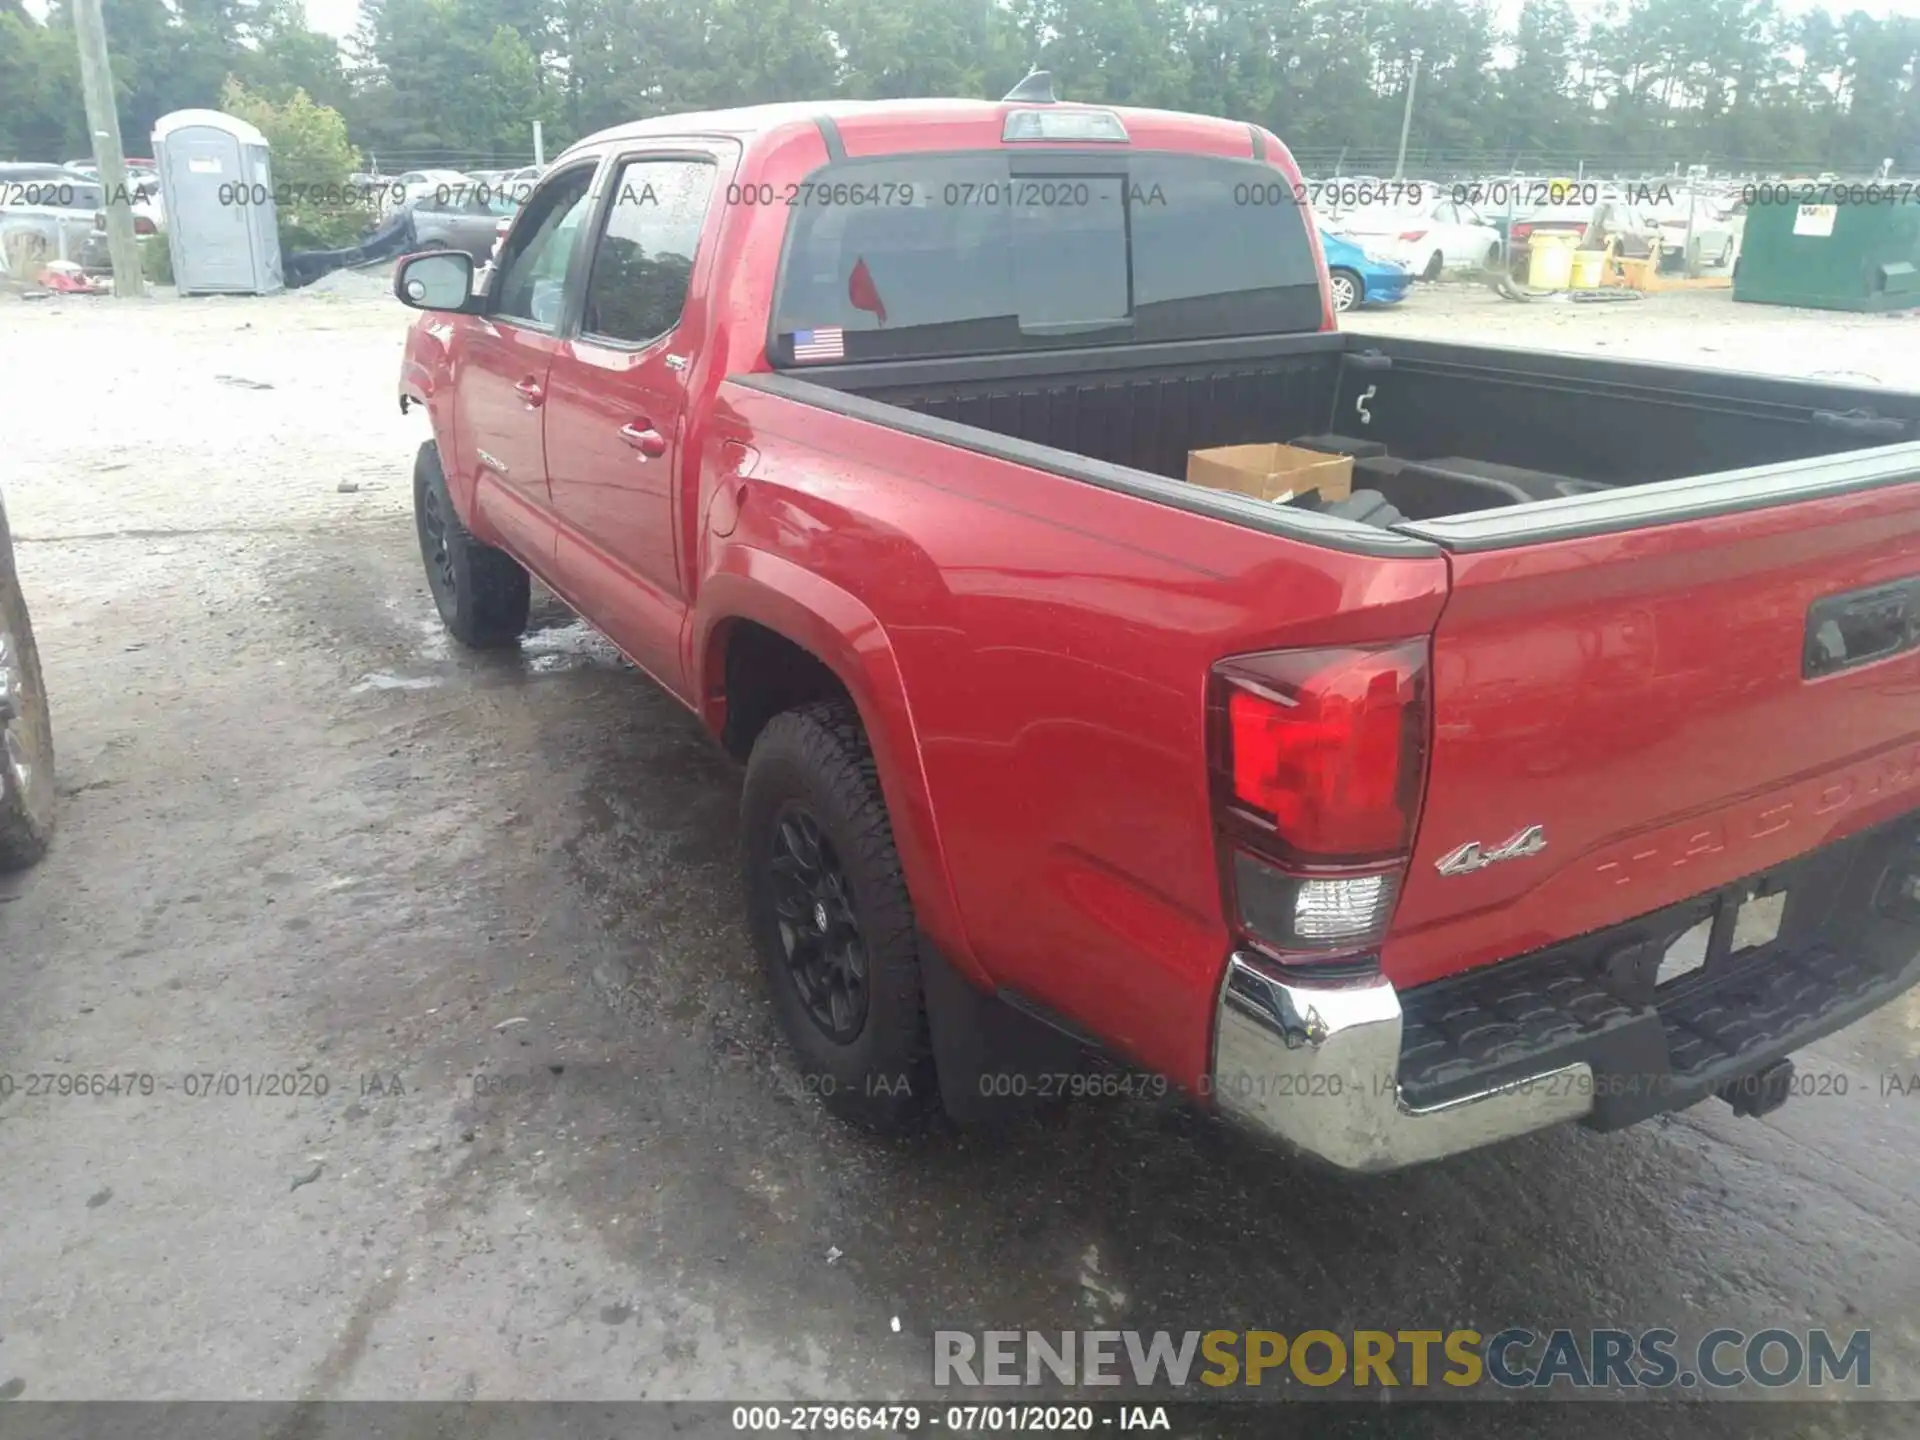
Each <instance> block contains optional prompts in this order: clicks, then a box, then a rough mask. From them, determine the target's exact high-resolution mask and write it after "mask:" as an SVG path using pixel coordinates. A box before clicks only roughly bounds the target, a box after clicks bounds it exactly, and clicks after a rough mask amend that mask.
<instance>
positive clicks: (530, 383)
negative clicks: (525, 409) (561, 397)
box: [513, 375, 547, 405]
mask: <svg viewBox="0 0 1920 1440" xmlns="http://www.w3.org/2000/svg"><path fill="white" fill-rule="evenodd" d="M513 393H514V394H516V395H518V396H519V397H520V398H521V399H522V400H524V401H526V402H527V404H529V405H538V404H539V403H540V402H541V401H542V400H544V399H546V398H547V391H546V387H545V386H543V385H542V384H541V383H540V382H539V381H538V380H536V379H534V378H533V377H532V376H531V375H529V376H528V377H527V378H526V379H524V380H522V381H521V382H520V383H519V384H518V385H515V386H514V387H513Z"/></svg>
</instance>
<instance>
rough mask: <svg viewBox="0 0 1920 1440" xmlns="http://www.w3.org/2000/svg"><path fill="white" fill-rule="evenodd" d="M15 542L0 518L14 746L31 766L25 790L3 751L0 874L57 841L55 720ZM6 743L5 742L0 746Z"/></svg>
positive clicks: (0, 620) (0, 594) (0, 615)
mask: <svg viewBox="0 0 1920 1440" xmlns="http://www.w3.org/2000/svg"><path fill="white" fill-rule="evenodd" d="M10 544H11V542H10V540H9V538H8V535H7V531H6V526H5V521H4V520H3V519H0V629H4V630H5V632H6V635H7V637H8V643H9V644H10V645H11V647H12V653H13V668H14V669H15V670H16V671H17V673H18V677H19V678H18V680H17V681H16V685H17V688H18V697H17V699H16V701H15V706H16V708H17V710H18V713H17V714H16V715H15V716H14V717H13V720H12V723H11V725H10V727H8V728H9V729H10V730H11V732H12V737H11V738H12V742H13V743H14V744H16V745H18V746H19V747H20V750H21V753H22V754H23V755H24V756H25V758H26V761H27V766H28V775H29V778H28V781H27V784H26V787H25V788H24V789H22V788H21V787H20V785H19V784H18V783H17V779H16V777H15V775H14V773H13V767H12V765H11V764H10V763H9V762H8V760H7V757H6V754H5V752H4V750H0V870H19V869H23V868H25V867H26V866H28V865H31V864H33V862H34V861H36V860H38V859H39V858H40V857H41V856H42V855H44V854H45V853H46V850H47V843H48V841H50V840H51V839H52V838H53V808H54V785H53V721H52V718H51V716H50V715H49V714H48V708H47V687H46V685H45V683H44V682H43V681H42V680H41V678H40V652H39V651H38V650H37V649H36V648H35V647H34V643H33V625H32V622H31V621H30V620H29V619H28V618H27V602H26V597H25V596H24V595H22V594H21V591H20V579H19V577H18V576H17V575H15V574H14V572H13V567H12V565H11V564H10V563H9V560H8V554H9V547H10ZM6 743H7V741H6V739H4V738H0V746H4V745H5V744H6Z"/></svg>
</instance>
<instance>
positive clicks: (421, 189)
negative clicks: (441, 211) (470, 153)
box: [384, 170, 480, 205]
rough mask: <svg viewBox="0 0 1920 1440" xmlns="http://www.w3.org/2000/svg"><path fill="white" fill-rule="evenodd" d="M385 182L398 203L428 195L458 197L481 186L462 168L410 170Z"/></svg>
mask: <svg viewBox="0 0 1920 1440" xmlns="http://www.w3.org/2000/svg"><path fill="white" fill-rule="evenodd" d="M384 183H385V184H386V186H387V189H388V192H389V195H390V198H391V199H392V201H393V203H395V204H397V205H404V204H406V203H407V202H408V201H410V200H419V199H421V198H423V197H426V196H439V197H443V198H458V197H460V196H463V195H465V194H467V193H468V192H470V191H473V190H477V189H479V188H480V184H479V182H478V181H477V180H475V179H474V178H473V177H472V176H471V175H469V174H467V173H466V172H465V171H461V170H409V171H407V173H406V174H404V175H396V176H394V178H393V179H391V180H388V181H386V182H384Z"/></svg>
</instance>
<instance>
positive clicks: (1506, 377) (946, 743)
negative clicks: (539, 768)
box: [394, 82, 1920, 1171]
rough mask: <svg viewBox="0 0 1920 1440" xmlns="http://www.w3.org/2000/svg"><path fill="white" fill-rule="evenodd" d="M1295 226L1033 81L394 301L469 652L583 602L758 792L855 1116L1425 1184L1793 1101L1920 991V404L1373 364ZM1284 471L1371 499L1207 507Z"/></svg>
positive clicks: (780, 900)
mask: <svg viewBox="0 0 1920 1440" xmlns="http://www.w3.org/2000/svg"><path fill="white" fill-rule="evenodd" d="M1305 200H1306V197H1305V195H1304V192H1303V188H1302V182H1301V178H1300V173H1299V170H1298V169H1297V167H1296V166H1295V164H1294V162H1293V160H1292V158H1291V156H1290V155H1289V154H1288V152H1287V150H1286V148H1285V147H1284V146H1283V145H1282V144H1281V143H1280V141H1279V140H1278V139H1276V138H1275V137H1274V136H1273V135H1272V134H1270V133H1268V132H1267V131H1265V130H1263V129H1261V128H1259V127H1257V126H1249V125H1245V124H1238V123H1234V122H1230V121H1227V120H1223V119H1215V118H1208V117H1201V116H1194V115H1181V114H1172V113H1166V112H1159V111H1148V110H1131V109H1113V108H1106V107H1098V106H1086V105H1073V104H1066V103H1061V102H1059V101H1057V100H1055V99H1054V98H1053V97H1052V95H1051V93H1050V90H1049V89H1048V87H1047V86H1046V84H1045V83H1044V82H1038V83H1025V84H1023V86H1022V87H1021V89H1020V90H1017V91H1016V92H1015V93H1014V94H1013V95H1011V96H1009V97H1008V98H1007V99H1006V100H1004V101H1000V102H986V101H916V102H905V101H898V102H874V103H861V104H840V103H830V104H815V105H809V104H797V105H796V104H783V105H774V106H760V107H754V108H748V109H739V110H728V111H719V112H713V113H702V114H686V115H674V116H665V117H661V118H657V119H652V120H647V121H645V122H642V123H638V124H633V125H627V126H623V127H620V128H616V129H611V130H607V131H604V132H602V133H600V134H597V135H594V136H592V137H591V138H589V139H586V140H583V141H581V142H580V143H579V144H576V145H575V146H573V147H572V148H571V149H570V150H568V151H567V152H566V153H565V154H564V155H563V156H562V157H561V158H560V159H559V160H558V161H557V162H555V164H554V165H553V166H552V168H551V169H550V171H549V172H548V173H547V174H546V175H545V176H544V177H543V178H542V180H541V181H540V184H539V186H538V188H537V189H535V190H534V191H533V193H532V194H531V196H530V198H529V199H528V201H527V203H526V204H525V206H524V207H523V208H522V210H521V212H520V214H519V215H518V217H517V218H516V219H515V221H514V223H513V225H512V228H511V230H510V231H509V232H508V234H507V235H506V237H505V240H504V242H503V243H502V245H501V247H500V251H499V255H498V258H497V262H496V263H495V265H494V266H493V267H492V268H491V271H490V273H489V275H488V276H487V277H486V279H485V282H484V283H482V284H476V282H475V278H474V267H473V265H472V262H471V260H470V258H469V257H467V256H464V255H459V254H438V255H424V256H416V257H409V258H407V259H405V260H403V261H402V262H400V263H399V265H398V266H397V268H396V271H395V277H394V289H395V294H396V295H397V297H398V298H399V299H401V300H402V301H403V302H405V303H406V304H407V305H409V306H412V307H414V308H416V309H419V310H422V311H423V312H424V313H423V314H422V315H421V316H420V317H418V318H417V319H416V321H415V322H414V324H413V326H412V328H411V330H410V331H409V334H408V339H407V343H406V349H405V356H404V360H403V365H402V371H401V378H400V387H399V390H400V403H401V407H402V409H403V410H405V409H406V408H407V407H408V406H409V405H416V404H417V405H421V406H424V407H425V409H426V411H427V414H428V416H429V418H430V421H431V426H432V438H431V439H430V440H428V441H427V442H426V443H425V444H424V445H423V446H422V447H421V449H420V452H419V457H418V460H417V462H416V465H415V472H414V493H415V500H416V510H417V518H418V530H419V540H420V545H421V549H422V552H423V555H424V557H425V562H426V570H427V581H428V585H429V588H430V589H431V592H432V596H433V599H434V601H435V602H436V603H437V605H438V608H439V611H440V614H441V616H442V617H443V618H444V620H445V622H446V625H447V627H448V628H449V629H450V630H451V631H452V633H453V634H454V635H455V636H456V637H457V638H458V639H460V640H461V641H463V642H465V643H467V644H469V645H474V646H493V645H511V644H512V643H514V641H515V637H516V636H518V635H519V634H520V633H521V631H522V629H523V627H524V626H525V624H526V621H527V616H528V595H529V578H530V577H534V578H538V579H539V580H540V581H541V582H542V583H543V584H544V585H545V586H547V587H549V588H550V589H551V590H552V591H553V592H554V593H555V594H557V595H558V596H559V597H560V598H561V599H562V600H564V601H565V602H566V604H568V605H569V606H571V607H572V608H573V609H574V610H576V611H577V612H578V613H579V614H580V615H582V616H584V617H585V618H586V619H587V620H588V621H590V622H591V623H592V624H593V625H594V626H595V627H597V628H598V629H599V630H601V631H603V632H604V633H605V634H606V635H607V636H608V637H609V638H610V639H611V640H612V642H613V643H614V644H615V645H617V646H618V647H619V649H620V650H621V651H622V652H624V654H625V655H627V656H628V657H629V658H630V659H631V660H632V661H633V663H634V664H635V665H637V666H638V667H640V668H641V669H642V670H644V671H646V672H647V674H649V675H650V676H651V677H652V678H653V679H654V680H655V681H657V682H658V683H659V684H660V685H661V686H663V687H664V688H665V689H666V690H667V691H669V692H670V693H671V694H673V695H674V696H676V697H677V698H678V699H679V700H680V701H681V702H682V703H683V704H684V705H686V707H687V708H688V709H689V710H691V711H692V712H693V713H694V715H695V716H697V717H698V718H699V720H700V722H701V723H702V724H703V725H704V726H705V727H706V728H707V729H708V730H709V731H710V732H711V733H712V735H713V736H714V737H715V738H716V739H717V741H718V743H719V744H720V745H721V746H723V747H724V748H725V749H726V751H728V752H729V753H730V754H731V755H733V756H735V757H737V758H738V760H740V761H741V762H743V763H744V766H745V778H744V784H743V792H742V798H741V806H740V810H741V824H742V828H743V866H744V872H745V907H746V908H745V913H746V918H747V921H748V924H749V928H750V932H751V936H752V941H753V944H754V946H755V948H756V950H757V952H758V956H759V959H760V962H761V963H762V965H763V967H764V969H765V971H766V976H767V980H768V982H769V983H770V985H771V990H772V996H773V1003H774V1008H775V1010H776V1013H777V1016H778V1020H779V1022H780V1025H781V1027H782V1029H783V1030H784V1031H785V1033H786V1035H787V1037H788V1038H789V1039H790V1040H791V1042H792V1044H793V1046H794V1047H795V1049H796V1050H797V1052H798V1055H799V1057H800V1064H801V1065H802V1066H803V1067H804V1068H805V1070H806V1072H807V1073H808V1075H809V1077H810V1079H811V1080H817V1081H818V1083H817V1084H813V1085H811V1086H810V1088H813V1089H815V1090H817V1091H818V1092H819V1093H822V1094H823V1095H825V1096H826V1098H827V1102H828V1103H829V1104H830V1105H831V1106H832V1107H833V1108H834V1109H835V1110H837V1111H838V1112H840V1113H841V1114H843V1115H846V1116H849V1117H851V1118H855V1119H857V1120H860V1121H863V1122H865V1123H868V1124H871V1125H874V1126H878V1127H899V1126H905V1125H908V1124H911V1123H913V1122H915V1121H916V1120H917V1119H921V1118H923V1117H924V1116H925V1115H926V1114H927V1113H928V1111H929V1109H930V1108H931V1107H932V1106H934V1105H936V1104H944V1106H945V1107H946V1108H947V1110H948V1111H950V1112H951V1113H953V1114H954V1115H956V1116H959V1117H962V1118H971V1117H973V1116H977V1115H979V1114H980V1113H982V1111H983V1110H990V1109H991V1106H989V1105H987V1104H986V1103H985V1102H986V1101H988V1100H991V1099H992V1098H993V1097H995V1096H998V1095H1004V1094H1007V1093H1009V1092H1010V1091H1011V1092H1019V1091H1021V1090H1033V1089H1038V1088H1041V1087H1039V1086H1038V1085H1037V1084H1035V1085H1031V1086H1030V1085H1029V1084H1028V1083H1027V1081H1026V1080H1025V1079H1024V1078H1023V1077H1025V1076H1028V1075H1031V1074H1034V1073H1035V1072H1036V1071H1038V1072H1039V1073H1042V1074H1053V1073H1055V1068H1054V1067H1055V1066H1056V1065H1057V1064H1058V1063H1059V1062H1058V1061H1057V1060H1056V1058H1055V1057H1056V1056H1057V1055H1059V1054H1071V1055H1073V1056H1076V1057H1082V1058H1084V1057H1085V1056H1088V1055H1093V1056H1096V1057H1098V1061H1097V1063H1100V1064H1105V1065H1109V1066H1112V1067H1113V1068H1112V1069H1109V1070H1106V1071H1104V1072H1095V1073H1104V1074H1107V1075H1117V1076H1120V1077H1123V1078H1125V1079H1128V1080H1131V1079H1133V1078H1135V1077H1151V1078H1153V1079H1155V1080H1156V1082H1157V1083H1160V1084H1162V1085H1167V1086H1171V1087H1174V1088H1176V1089H1177V1091H1178V1092H1181V1093H1184V1094H1186V1095H1188V1096H1191V1097H1193V1099H1194V1100H1195V1101H1196V1102H1197V1103H1199V1104H1202V1105H1204V1106H1206V1107H1208V1108H1211V1109H1213V1110H1215V1111H1217V1112H1219V1113H1221V1114H1224V1115H1226V1116H1228V1117H1230V1118H1233V1119H1235V1120H1238V1121H1241V1122H1244V1123H1245V1124H1247V1125H1249V1126H1251V1127H1253V1128H1255V1129H1256V1130H1258V1131H1259V1132H1261V1133H1263V1134H1264V1135H1266V1136H1269V1137H1272V1138H1273V1139H1275V1140H1277V1141H1280V1142H1283V1143H1285V1144H1288V1145H1290V1146H1292V1147H1294V1148H1296V1149H1297V1150H1299V1151H1302V1152H1305V1153H1307V1154H1309V1155H1312V1156H1316V1157H1318V1158H1320V1159H1322V1160H1324V1161H1326V1162H1329V1163H1330V1164H1332V1165H1334V1166H1336V1167H1341V1168H1345V1169H1349V1170H1357V1171H1377V1170H1387V1169H1392V1168H1395V1167H1398V1166H1402V1165H1406V1164H1409V1163H1414V1162H1419V1161H1425V1160H1430V1159H1432V1158H1434V1157H1438V1156H1442V1155H1446V1154H1449V1153H1452V1152H1457V1151H1461V1150H1465V1149H1468V1148H1471V1147H1474V1146H1478V1145H1482V1144H1485V1143H1488V1142H1492V1141H1496V1140H1500V1139H1503V1138H1505V1137H1509V1136H1514V1135H1517V1134H1520V1133H1523V1132H1527V1131H1532V1130H1535V1129H1538V1128H1541V1127H1544V1126H1547V1125H1551V1124H1556V1123H1559V1122H1565V1121H1573V1120H1579V1121H1582V1122H1584V1123H1586V1124H1589V1125H1591V1126H1595V1127H1598V1128H1614V1127H1618V1126H1623V1125H1626V1124H1629V1123H1631V1122H1634V1121H1636V1120H1639V1119H1641V1118H1643V1117H1646V1116H1649V1115H1652V1114H1654V1113H1657V1112H1660V1111H1665V1110H1671V1109H1674V1108H1676V1107H1679V1106H1684V1105H1690V1104H1693V1103H1695V1102H1697V1101H1699V1100H1702V1099H1705V1098H1707V1097H1710V1096H1718V1097H1720V1098H1722V1099H1724V1100H1726V1101H1728V1102H1729V1103H1731V1104H1733V1105H1734V1107H1735V1108H1736V1109H1738V1110H1742V1111H1745V1112H1747V1113H1755V1114H1757V1113H1761V1112H1763V1111H1765V1110H1767V1109H1770V1108H1771V1107H1772V1106H1774V1105H1776V1104H1778V1103H1779V1102H1780V1101H1781V1100H1782V1099H1783V1098H1784V1097H1785V1096H1786V1095H1787V1094H1788V1093H1789V1092H1790V1091H1791V1089H1792V1088H1793V1085H1792V1070H1791V1061H1790V1060H1789V1059H1788V1057H1789V1055H1790V1054H1791V1052H1793V1051H1794V1050H1796V1049H1797V1048H1799V1047H1801V1046H1803V1045H1805V1044H1807V1043H1808V1042H1809V1041H1812V1040H1814V1039H1816V1038H1817V1037H1819V1036H1821V1035H1823V1034H1826V1033H1828V1032H1830V1031H1833V1030H1835V1029H1837V1028H1838V1027H1840V1026H1843V1025H1845V1024H1847V1023H1848V1022H1850V1021H1852V1020H1854V1019H1856V1018H1858V1017H1860V1016H1862V1015H1865V1014H1867V1013H1868V1012H1869V1011H1871V1010H1873V1009H1874V1008H1875V1007H1877V1006H1880V1005H1883V1004H1885V1003H1886V1002H1887V1001H1888V1000H1889V999H1891V998H1892V997H1894V996H1895V995H1897V994H1899V993H1900V992H1901V991H1903V990H1904V989H1905V988H1906V987H1908V986H1910V985H1911V984H1913V983H1914V980H1915V978H1916V976H1920V969H1917V968H1916V959H1915V957H1916V954H1917V953H1920V847H1917V845H1916V840H1917V838H1920V396H1915V395H1909V394H1903V393H1899V392H1896V391H1891V390H1884V389H1877V388H1875V389H1863V388H1847V387H1844V386H1839V385H1832V384H1825V383H1814V382H1802V381H1796V380H1790V379H1773V378H1765V377H1761V376H1757V375H1744V374H1733V373H1723V372H1711V371H1706V370H1700V369H1693V368H1686V367H1680V366H1671V365H1657V364H1638V363H1627V362H1621V361H1612V360H1601V359H1588V358H1583V357H1572V356H1563V355H1555V354H1546V353H1529V352H1523V351H1517V350H1507V349H1497V348H1493V347H1490V346H1479V345H1467V344H1454V343H1439V342H1434V341H1415V340H1392V339H1376V338H1369V337H1366V336H1364V335H1359V334H1352V333H1342V332H1340V331H1339V330H1338V329H1337V328H1336V326H1335V323H1334V319H1333V314H1332V307H1331V305H1330V301H1329V294H1328V284H1327V273H1326V267H1325V264H1324V262H1323V259H1322V256H1321V253H1320V249H1319V244H1318V241H1317V239H1316V238H1315V229H1314V226H1313V224H1312V219H1313V217H1312V212H1311V208H1310V206H1309V205H1308V204H1307V203H1305ZM1256 442H1258V443H1265V442H1290V443H1292V444H1294V445H1296V446H1298V447H1301V448H1306V449H1310V450H1318V451H1324V452H1328V453H1330V454H1334V455H1345V456H1348V457H1351V460H1352V467H1351V472H1350V473H1351V483H1350V485H1349V486H1348V487H1347V490H1348V493H1345V494H1343V495H1341V496H1340V497H1339V498H1337V499H1322V498H1321V491H1320V490H1317V489H1315V490H1309V491H1307V492H1305V493H1304V494H1303V495H1301V496H1298V497H1295V498H1294V499H1292V500H1289V501H1287V502H1286V503H1274V502H1272V501H1269V500H1262V499H1255V498H1251V497H1249V496H1246V495H1241V494H1238V493H1234V492H1230V491H1227V490H1220V489H1212V488H1207V487H1204V486H1201V485H1198V484H1191V483H1188V481H1187V479H1186V478H1185V476H1186V458H1187V455H1188V452H1189V451H1191V450H1194V449H1198V448H1207V447H1213V446H1221V445H1235V444H1242V443H1256ZM1327 493H1328V494H1331V493H1333V491H1332V487H1328V491H1327ZM1087 1063H1096V1062H1094V1061H1088V1062H1087ZM1010 1077H1011V1078H1010Z"/></svg>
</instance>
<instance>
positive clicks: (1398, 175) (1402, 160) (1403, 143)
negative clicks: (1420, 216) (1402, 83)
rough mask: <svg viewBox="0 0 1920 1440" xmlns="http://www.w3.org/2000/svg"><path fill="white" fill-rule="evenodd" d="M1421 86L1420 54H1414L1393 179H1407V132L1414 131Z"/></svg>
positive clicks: (1409, 72) (1408, 78)
mask: <svg viewBox="0 0 1920 1440" xmlns="http://www.w3.org/2000/svg"><path fill="white" fill-rule="evenodd" d="M1419 84H1420V52H1419V51H1418V50H1416V51H1414V52H1413V68H1412V69H1411V70H1409V71H1408V72H1407V109H1406V113H1405V114H1403V115H1402V116H1401V117H1400V155H1399V158H1398V159H1396V160H1395V161H1394V162H1393V178H1394V179H1396V180H1404V179H1406V178H1407V132H1408V131H1410V130H1412V129H1413V92H1414V90H1415V89H1416V88H1417V87H1418V86H1419Z"/></svg>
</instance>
